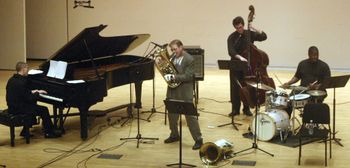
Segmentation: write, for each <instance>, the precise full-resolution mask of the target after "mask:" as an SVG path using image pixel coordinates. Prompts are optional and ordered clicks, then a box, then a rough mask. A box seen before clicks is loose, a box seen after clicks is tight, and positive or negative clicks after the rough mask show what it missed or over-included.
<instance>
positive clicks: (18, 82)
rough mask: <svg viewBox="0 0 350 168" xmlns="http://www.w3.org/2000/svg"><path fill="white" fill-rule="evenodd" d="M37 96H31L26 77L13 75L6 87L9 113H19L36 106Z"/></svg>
mask: <svg viewBox="0 0 350 168" xmlns="http://www.w3.org/2000/svg"><path fill="white" fill-rule="evenodd" d="M37 96H38V94H32V92H31V90H30V89H29V88H28V80H27V77H26V76H22V75H19V74H14V75H13V76H12V77H11V78H10V79H9V80H8V82H7V85H6V102H7V106H8V110H9V112H10V113H12V114H15V113H21V112H23V110H25V109H28V108H30V107H32V106H34V105H36V98H37Z"/></svg>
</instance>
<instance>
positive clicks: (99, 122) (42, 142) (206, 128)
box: [0, 64, 350, 168]
mask: <svg viewBox="0 0 350 168" xmlns="http://www.w3.org/2000/svg"><path fill="white" fill-rule="evenodd" d="M33 65H34V67H35V65H36V64H33ZM32 67H33V66H32ZM12 74H13V72H12V71H0V79H1V80H0V108H1V109H4V108H6V101H5V87H6V82H7V79H8V78H9V77H10V76H11V75H12ZM274 74H275V75H276V76H278V77H279V79H280V80H281V81H282V82H285V81H287V80H289V79H290V78H291V77H292V75H293V74H294V71H282V70H279V71H276V70H269V75H270V76H271V77H273V78H274V79H275V82H276V85H279V83H278V81H277V80H276V78H275V76H274ZM343 74H348V73H344V72H332V75H333V76H335V75H343ZM228 76H229V75H228V72H227V71H220V70H218V69H217V68H206V71H205V81H201V82H199V97H200V99H199V104H198V108H199V109H200V110H201V112H200V117H199V123H200V127H201V130H202V134H203V138H204V141H205V142H213V141H216V140H218V139H226V140H228V141H230V142H232V143H233V144H234V149H233V150H234V151H240V150H243V149H245V148H249V147H251V146H252V141H251V140H250V139H246V138H243V137H242V134H243V133H245V132H247V129H248V126H249V124H250V123H251V120H252V117H246V116H244V115H240V116H238V117H236V122H239V123H242V124H243V125H242V126H239V127H238V128H239V131H236V130H234V129H233V128H232V126H226V127H220V128H218V127H216V126H217V125H220V124H223V123H228V122H230V118H228V117H227V114H228V113H229V112H230V110H231V109H230V108H231V105H230V103H229V102H228V101H229V77H228ZM155 83H156V92H155V93H156V107H159V108H157V110H158V111H161V112H163V111H164V106H163V103H162V100H163V99H164V98H165V92H166V84H165V82H164V81H163V79H162V78H161V77H160V75H159V73H158V72H157V73H156V80H155ZM349 88H350V85H349V84H348V85H347V86H346V87H345V88H341V89H337V90H336V100H337V113H336V114H337V117H336V129H337V130H338V131H339V132H338V134H337V137H338V138H341V139H342V141H341V143H343V144H344V147H341V146H339V145H336V144H335V143H333V158H332V159H330V160H329V162H328V164H329V166H328V167H337V168H338V167H349V165H350V159H349V158H350V150H349V149H350V133H349V132H348V129H349V128H350V127H349V123H350V111H349V109H350V101H349V100H350V90H349ZM328 95H329V96H328V97H327V98H326V100H325V102H326V103H328V104H329V105H330V106H331V107H332V98H333V91H332V90H329V91H328ZM212 99H213V100H216V101H213V100H212ZM128 101H129V85H126V86H122V87H118V88H114V89H111V90H109V91H108V96H107V97H105V98H104V101H103V102H101V103H98V104H96V105H95V106H93V107H92V108H91V109H94V110H105V109H109V108H111V107H114V106H117V105H120V104H124V103H128ZM142 101H143V108H142V109H141V110H142V111H146V110H149V109H151V107H152V81H145V82H144V84H143V95H142ZM47 106H49V107H50V105H47ZM50 108H51V107H50ZM262 109H264V108H263V107H262ZM71 111H76V109H72V110H71ZM135 112H136V111H135V110H134V114H135V115H136V113H135ZM125 115H126V110H125V109H123V110H119V111H115V112H112V113H109V114H108V115H107V116H105V117H100V118H92V117H91V118H90V120H89V121H90V138H89V140H87V141H81V140H80V138H79V135H80V134H79V118H78V117H71V118H68V119H67V122H66V124H65V129H66V134H65V135H64V136H63V137H61V138H57V139H45V138H44V137H43V135H42V134H41V126H35V127H34V128H33V129H32V133H33V134H34V137H33V138H32V139H31V143H30V144H25V140H24V139H23V138H21V137H19V136H18V135H19V132H20V131H21V128H17V129H16V135H17V137H16V141H15V142H16V147H11V146H10V139H9V138H10V136H9V129H8V127H5V126H2V125H1V126H0V164H3V165H6V166H7V167H9V168H14V167H15V168H17V167H25V168H31V167H44V166H46V167H59V168H61V167H103V168H108V167H143V168H148V167H149V168H151V167H152V168H153V167H166V164H170V163H176V162H178V158H179V155H178V154H179V150H178V147H179V143H173V144H164V143H163V141H164V139H166V138H167V137H168V136H169V129H168V125H164V115H163V114H158V113H156V114H154V115H153V116H152V118H151V122H145V121H141V122H140V127H141V134H142V137H157V138H159V141H153V142H152V141H142V143H141V144H140V147H139V148H136V142H135V141H121V140H119V139H120V138H123V137H135V136H136V135H137V122H136V120H133V121H132V122H128V123H127V124H126V125H125V126H123V127H121V126H120V125H121V122H123V121H125V120H120V121H121V122H119V119H120V118H119V117H118V116H125ZM148 115H149V114H147V113H146V114H141V117H142V118H147V117H148ZM183 121H184V122H183V123H184V124H183V162H185V163H190V164H194V165H197V166H198V167H205V165H203V164H202V162H201V160H200V158H199V155H198V150H197V151H193V150H192V149H191V147H192V145H193V144H194V141H193V140H192V138H191V136H190V133H189V130H188V128H187V126H186V123H185V120H183ZM258 145H259V147H260V148H262V149H264V150H266V151H268V152H270V153H273V154H274V155H275V156H274V157H271V156H269V155H267V154H265V153H263V152H261V151H259V150H249V151H247V152H245V153H243V154H239V155H237V156H236V157H234V158H232V159H230V160H227V161H222V162H220V163H219V164H218V166H220V167H233V165H231V163H232V161H233V160H245V161H256V166H255V167H261V168H266V167H269V168H281V167H286V168H294V167H298V164H297V158H298V148H290V147H284V146H280V145H276V144H272V143H269V142H262V141H259V142H258ZM101 153H104V154H112V155H122V157H121V158H120V159H119V160H114V159H101V158H98V156H100V154H101ZM235 167H239V166H235ZM242 167H246V166H242ZM248 167H249V166H248ZM300 167H324V144H323V143H312V144H308V145H305V146H303V157H302V163H301V166H300Z"/></svg>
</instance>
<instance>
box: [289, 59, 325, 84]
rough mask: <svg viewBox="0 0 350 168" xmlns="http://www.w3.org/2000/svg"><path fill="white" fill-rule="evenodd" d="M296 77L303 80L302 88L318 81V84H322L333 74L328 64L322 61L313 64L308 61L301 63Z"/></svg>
mask: <svg viewBox="0 0 350 168" xmlns="http://www.w3.org/2000/svg"><path fill="white" fill-rule="evenodd" d="M294 76H295V77H297V78H298V79H300V80H301V82H300V85H301V86H305V87H307V86H308V85H309V84H310V83H313V82H315V81H316V80H317V81H318V82H317V83H321V84H322V81H323V80H324V78H326V77H330V76H331V72H330V69H329V66H328V65H327V63H325V62H323V61H321V60H318V61H317V62H315V63H312V62H311V61H310V60H309V59H306V60H303V61H301V62H300V63H299V65H298V68H297V71H296V73H295V75H294Z"/></svg>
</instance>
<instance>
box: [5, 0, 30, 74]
mask: <svg viewBox="0 0 350 168" xmlns="http://www.w3.org/2000/svg"><path fill="white" fill-rule="evenodd" d="M24 12H25V8H24V0H0V21H1V26H0V32H1V40H0V69H15V64H16V62H18V61H25V58H26V52H25V50H26V49H25V47H26V45H25V14H24Z"/></svg>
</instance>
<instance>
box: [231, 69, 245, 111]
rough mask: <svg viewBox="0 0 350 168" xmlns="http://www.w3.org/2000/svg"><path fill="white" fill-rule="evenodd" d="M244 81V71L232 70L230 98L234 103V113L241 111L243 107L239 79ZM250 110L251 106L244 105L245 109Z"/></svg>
mask: <svg viewBox="0 0 350 168" xmlns="http://www.w3.org/2000/svg"><path fill="white" fill-rule="evenodd" d="M236 79H237V80H238V81H239V82H240V81H243V79H244V74H243V72H242V71H233V70H230V99H231V104H232V108H231V110H232V112H233V113H238V114H239V113H240V109H241V96H240V94H239V91H240V89H241V88H240V86H239V84H238V83H237V80H236ZM246 110H249V106H244V107H243V111H246Z"/></svg>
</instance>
